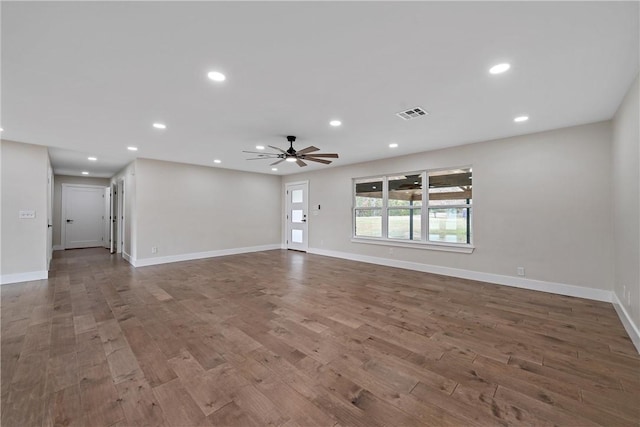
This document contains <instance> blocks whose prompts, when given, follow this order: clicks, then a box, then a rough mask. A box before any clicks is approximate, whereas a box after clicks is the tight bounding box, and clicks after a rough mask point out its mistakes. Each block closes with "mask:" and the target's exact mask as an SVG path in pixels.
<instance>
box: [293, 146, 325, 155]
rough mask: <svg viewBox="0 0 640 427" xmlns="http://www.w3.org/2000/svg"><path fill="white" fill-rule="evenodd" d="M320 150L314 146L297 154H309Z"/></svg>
mask: <svg viewBox="0 0 640 427" xmlns="http://www.w3.org/2000/svg"><path fill="white" fill-rule="evenodd" d="M319 150H320V149H319V148H316V147H314V146H313V145H312V146H310V147H307V148H303V149H302V150H300V151H296V154H307V153H312V152H314V151H319Z"/></svg>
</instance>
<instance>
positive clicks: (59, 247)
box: [53, 245, 64, 251]
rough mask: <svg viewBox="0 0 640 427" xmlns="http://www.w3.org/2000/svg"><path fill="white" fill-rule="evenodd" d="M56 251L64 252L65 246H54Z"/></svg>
mask: <svg viewBox="0 0 640 427" xmlns="http://www.w3.org/2000/svg"><path fill="white" fill-rule="evenodd" d="M53 250H54V251H64V246H62V245H53Z"/></svg>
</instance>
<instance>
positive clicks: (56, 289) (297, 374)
mask: <svg viewBox="0 0 640 427" xmlns="http://www.w3.org/2000/svg"><path fill="white" fill-rule="evenodd" d="M52 265H53V271H52V272H51V278H50V279H49V280H47V281H35V282H29V283H22V284H14V285H6V286H2V287H1V296H2V300H1V309H2V338H1V344H2V377H1V380H2V381H1V393H2V394H1V398H2V426H5V427H11V426H19V427H23V426H40V425H43V426H50V425H60V426H130V425H151V426H195V425H224V426H226V425H229V426H251V425H259V426H263V425H282V426H288V427H289V426H315V425H317V426H337V425H341V426H352V425H353V426H382V425H388V426H414V425H434V426H440V425H443V426H444V425H454V426H467V425H551V424H556V425H575V426H589V425H605V426H618V425H620V426H622V425H626V426H638V424H639V423H640V412H639V408H640V404H639V403H640V402H639V395H640V356H639V355H638V353H637V352H636V350H635V349H634V347H633V345H632V344H631V341H630V340H629V338H628V337H627V335H626V333H625V331H624V329H623V327H622V325H621V323H620V321H619V320H618V318H617V316H616V314H615V311H614V309H613V307H612V306H611V305H610V304H607V303H600V302H594V301H588V300H582V299H578V298H569V297H563V296H558V295H551V294H545V293H540V292H533V291H527V290H522V289H516V288H509V287H504V286H498V285H492V284H487V283H480V282H472V281H468V280H460V279H453V278H447V277H443V276H436V275H431V274H425V273H418V272H412V271H407V270H399V269H394V268H388V267H380V266H374V265H370V264H361V263H357V262H351V261H343V260H338V259H333V258H327V257H321V256H315V255H308V254H303V253H297V252H287V251H268V252H260V253H253V254H246V255H234V256H228V257H221V258H213V259H206V260H199V261H190V262H182V263H174V264H166V265H160V266H154V267H144V268H139V269H134V268H132V267H131V266H130V265H129V264H127V263H126V262H124V261H123V260H122V259H120V258H119V257H116V256H111V255H109V254H108V253H107V252H106V251H105V250H102V249H85V250H75V251H66V252H56V253H55V257H54V260H53V263H52Z"/></svg>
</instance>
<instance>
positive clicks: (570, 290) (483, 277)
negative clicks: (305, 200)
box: [308, 248, 612, 302]
mask: <svg viewBox="0 0 640 427" xmlns="http://www.w3.org/2000/svg"><path fill="white" fill-rule="evenodd" d="M308 252H309V253H311V254H316V255H324V256H330V257H334V258H342V259H348V260H351V261H360V262H366V263H369V264H378V265H385V266H388V267H397V268H403V269H405V270H415V271H422V272H424V273H433V274H441V275H443V276H452V277H459V278H461V279H469V280H478V281H480V282H489V283H496V284H498V285H505V286H512V287H515V288H523V289H529V290H534V291H542V292H549V293H552V294H560V295H567V296H571V297H578V298H586V299H591V300H596V301H605V302H611V295H612V292H611V291H605V290H602V289H593V288H586V287H584V286H575V285H567V284H564V283H554V282H544V281H541V280H533V279H525V278H522V277H515V276H504V275H501V274H493V273H483V272H480V271H472V270H463V269H460V268H451V267H442V266H439V265H430V264H420V263H417V262H410V261H401V260H396V259H389V258H378V257H372V256H368V255H358V254H353V253H348V252H338V251H329V250H324V249H315V248H309V250H308Z"/></svg>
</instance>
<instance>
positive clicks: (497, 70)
mask: <svg viewBox="0 0 640 427" xmlns="http://www.w3.org/2000/svg"><path fill="white" fill-rule="evenodd" d="M509 68H511V64H507V63H506V62H505V63H502V64H497V65H494V66H493V67H491V68H489V72H490V73H491V74H502V73H504V72H505V71H507V70H508V69H509Z"/></svg>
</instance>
